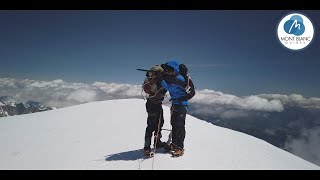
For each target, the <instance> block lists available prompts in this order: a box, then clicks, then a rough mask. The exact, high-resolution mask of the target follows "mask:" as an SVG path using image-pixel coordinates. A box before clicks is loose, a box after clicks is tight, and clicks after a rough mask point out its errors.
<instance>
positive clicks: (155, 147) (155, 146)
mask: <svg viewBox="0 0 320 180" xmlns="http://www.w3.org/2000/svg"><path fill="white" fill-rule="evenodd" d="M162 113H163V109H161V111H160V116H159V122H158V130H157V136H156V142H155V145H154V149H153V157H152V170H153V164H154V156H155V155H156V149H157V143H158V137H159V132H160V121H161V118H162Z"/></svg>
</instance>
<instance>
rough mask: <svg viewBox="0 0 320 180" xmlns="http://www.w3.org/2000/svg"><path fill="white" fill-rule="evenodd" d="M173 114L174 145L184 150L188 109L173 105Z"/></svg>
mask: <svg viewBox="0 0 320 180" xmlns="http://www.w3.org/2000/svg"><path fill="white" fill-rule="evenodd" d="M171 113H172V114H171V125H172V143H173V144H174V145H176V146H178V147H179V148H181V149H183V148H184V138H185V136H186V130H185V121H186V114H187V107H186V106H182V105H172V107H171Z"/></svg>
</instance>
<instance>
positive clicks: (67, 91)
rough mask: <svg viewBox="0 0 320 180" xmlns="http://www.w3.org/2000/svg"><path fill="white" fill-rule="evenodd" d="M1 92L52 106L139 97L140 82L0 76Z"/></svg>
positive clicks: (19, 99)
mask: <svg viewBox="0 0 320 180" xmlns="http://www.w3.org/2000/svg"><path fill="white" fill-rule="evenodd" d="M0 87H1V88H0V96H11V97H13V98H14V99H16V100H17V101H29V100H34V101H38V102H40V103H42V104H44V105H47V106H51V107H58V108H61V107H67V106H72V105H77V104H81V103H87V102H93V101H101V100H108V99H120V98H140V97H141V86H138V85H129V84H116V83H103V82H95V83H93V84H84V83H72V82H65V81H63V80H61V79H58V80H53V81H36V80H29V79H24V80H20V79H13V78H0Z"/></svg>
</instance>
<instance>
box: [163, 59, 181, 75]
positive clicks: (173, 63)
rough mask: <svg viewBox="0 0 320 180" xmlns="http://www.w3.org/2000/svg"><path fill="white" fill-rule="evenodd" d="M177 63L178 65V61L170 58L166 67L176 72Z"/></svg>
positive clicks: (177, 68)
mask: <svg viewBox="0 0 320 180" xmlns="http://www.w3.org/2000/svg"><path fill="white" fill-rule="evenodd" d="M179 65H180V63H179V62H178V61H176V60H171V61H168V62H167V63H166V66H167V69H168V70H170V69H171V70H172V69H173V70H174V71H175V72H176V73H179V72H180V70H179Z"/></svg>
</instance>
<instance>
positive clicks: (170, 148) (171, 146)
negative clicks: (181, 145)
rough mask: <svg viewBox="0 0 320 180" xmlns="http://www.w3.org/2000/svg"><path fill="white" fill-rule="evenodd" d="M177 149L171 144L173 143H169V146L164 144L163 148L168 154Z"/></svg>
mask: <svg viewBox="0 0 320 180" xmlns="http://www.w3.org/2000/svg"><path fill="white" fill-rule="evenodd" d="M176 148H177V146H176V145H175V144H173V143H170V144H167V143H166V144H165V147H164V149H165V150H166V151H168V152H170V151H174V150H175V149H176Z"/></svg>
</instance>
